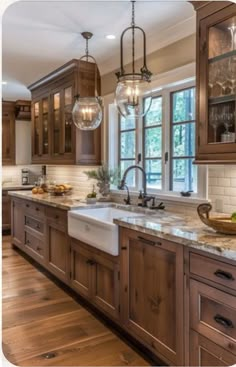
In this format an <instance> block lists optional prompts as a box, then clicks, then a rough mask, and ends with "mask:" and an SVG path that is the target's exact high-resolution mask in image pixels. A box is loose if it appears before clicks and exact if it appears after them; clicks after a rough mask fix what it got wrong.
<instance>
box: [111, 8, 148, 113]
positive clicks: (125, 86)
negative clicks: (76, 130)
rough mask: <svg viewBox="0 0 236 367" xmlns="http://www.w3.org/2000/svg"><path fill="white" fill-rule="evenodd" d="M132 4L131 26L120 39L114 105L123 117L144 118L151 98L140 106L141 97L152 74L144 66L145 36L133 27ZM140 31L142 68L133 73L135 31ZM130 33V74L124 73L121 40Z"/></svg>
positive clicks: (133, 11)
mask: <svg viewBox="0 0 236 367" xmlns="http://www.w3.org/2000/svg"><path fill="white" fill-rule="evenodd" d="M131 4H132V21H131V26H130V27H128V28H126V29H125V30H124V31H123V32H122V34H121V37H120V71H118V72H117V73H116V76H117V79H118V83H117V87H116V91H115V104H116V106H117V109H118V111H119V112H120V114H121V115H122V116H124V117H134V118H135V117H141V116H144V115H145V114H146V113H147V112H148V110H149V109H150V107H151V103H152V97H151V95H148V98H146V99H145V103H144V106H142V100H141V98H140V97H141V96H142V95H143V93H144V91H146V88H147V85H148V83H150V81H151V76H152V73H151V72H150V70H148V68H147V64H146V34H145V32H144V30H143V29H142V28H140V27H138V26H136V25H135V1H131ZM136 30H137V31H140V32H141V34H142V36H143V66H142V67H141V69H140V71H139V72H136V71H135V31H136ZM128 31H131V33H132V72H131V73H126V72H125V69H124V60H123V54H124V52H123V39H124V35H125V34H126V32H128Z"/></svg>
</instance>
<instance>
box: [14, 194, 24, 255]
mask: <svg viewBox="0 0 236 367" xmlns="http://www.w3.org/2000/svg"><path fill="white" fill-rule="evenodd" d="M22 211H23V206H22V205H21V203H20V202H19V201H17V200H15V199H12V204H11V228H12V243H13V244H14V245H16V246H18V247H21V248H22V247H23V243H24V215H23V214H22Z"/></svg>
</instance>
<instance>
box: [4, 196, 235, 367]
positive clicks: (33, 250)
mask: <svg viewBox="0 0 236 367" xmlns="http://www.w3.org/2000/svg"><path fill="white" fill-rule="evenodd" d="M11 196H12V227H13V233H12V244H13V245H15V246H17V247H18V248H20V250H22V251H23V252H25V253H26V254H28V255H29V256H31V257H32V258H34V259H35V260H36V261H37V262H38V263H40V264H41V265H42V266H44V267H45V268H46V269H47V270H48V271H49V272H51V273H52V274H53V275H55V276H56V277H57V278H58V279H60V280H61V281H63V282H64V283H65V284H66V285H68V286H69V287H70V288H72V289H73V290H75V291H76V292H77V293H78V294H79V295H81V296H82V297H83V298H85V299H86V300H87V301H88V302H89V303H90V304H91V305H93V306H94V307H95V308H97V309H98V310H99V311H100V312H102V313H103V314H104V315H105V316H106V317H107V318H108V319H109V320H111V321H112V322H114V323H115V324H116V325H119V327H121V328H122V329H123V330H124V331H126V332H127V333H129V334H130V335H131V336H132V337H134V338H135V339H136V340H138V341H139V342H140V343H141V344H142V345H144V346H145V347H146V348H148V350H149V351H150V352H151V353H152V354H153V355H154V356H156V358H157V359H160V360H162V361H164V362H165V363H167V364H169V365H193V366H194V365H199V366H203V365H209V366H210V365H220V363H222V364H224V365H232V364H234V363H235V362H236V333H235V325H236V237H235V236H224V235H220V234H216V233H215V232H214V231H213V230H212V229H210V228H207V227H206V226H205V225H203V224H202V223H201V222H200V219H198V218H197V216H193V217H189V216H185V215H180V214H178V215H176V214H175V213H173V212H166V211H152V210H149V209H145V210H144V211H143V209H142V208H137V207H134V206H129V207H125V206H124V205H119V204H114V203H98V204H96V205H94V204H93V205H89V206H88V205H87V204H86V203H84V202H82V201H81V199H80V198H77V197H76V196H73V195H71V196H68V197H59V198H58V197H51V196H49V195H48V194H44V195H34V194H32V193H29V192H11ZM78 200H80V201H78ZM103 206H115V207H118V208H121V207H122V209H124V208H127V209H129V210H131V211H137V210H138V211H139V212H141V213H143V215H142V216H141V217H133V218H129V213H128V211H127V217H124V218H120V219H116V220H115V223H116V224H118V225H119V227H120V245H119V246H120V248H119V255H118V256H112V255H109V254H107V253H105V252H103V251H100V250H98V249H96V248H94V247H92V246H89V245H88V244H86V243H84V242H81V241H78V240H76V239H74V238H70V237H69V236H68V217H67V212H68V210H74V209H81V210H83V209H84V208H87V207H97V208H98V207H103Z"/></svg>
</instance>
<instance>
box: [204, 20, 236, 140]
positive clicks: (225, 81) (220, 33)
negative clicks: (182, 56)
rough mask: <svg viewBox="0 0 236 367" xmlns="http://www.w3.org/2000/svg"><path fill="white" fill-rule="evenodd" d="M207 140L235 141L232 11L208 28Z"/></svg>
mask: <svg viewBox="0 0 236 367" xmlns="http://www.w3.org/2000/svg"><path fill="white" fill-rule="evenodd" d="M207 46H208V48H207V49H208V131H207V139H208V141H207V143H208V144H229V143H231V144H232V143H235V141H236V113H235V110H236V103H235V101H236V99H235V96H236V15H235V16H233V17H231V18H228V19H226V20H224V21H221V22H219V23H217V24H214V25H212V26H211V27H209V29H208V45H207Z"/></svg>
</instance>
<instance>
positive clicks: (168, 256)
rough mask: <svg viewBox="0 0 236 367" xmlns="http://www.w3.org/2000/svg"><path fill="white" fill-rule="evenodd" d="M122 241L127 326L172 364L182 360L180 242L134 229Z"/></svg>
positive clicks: (123, 288)
mask: <svg viewBox="0 0 236 367" xmlns="http://www.w3.org/2000/svg"><path fill="white" fill-rule="evenodd" d="M121 242H122V246H121V253H122V255H121V259H122V267H121V276H122V291H123V293H122V295H123V299H124V303H125V305H124V306H123V312H122V315H123V318H124V322H125V324H126V327H127V329H128V330H132V332H133V333H134V334H136V335H137V336H138V337H139V338H140V339H142V341H145V342H146V344H147V345H148V346H149V347H151V349H152V350H153V352H156V353H157V354H158V353H160V354H162V355H163V356H164V357H165V358H166V360H168V361H170V362H171V363H173V364H182V363H183V249H182V246H179V245H176V244H174V243H171V242H167V241H164V240H160V241H159V239H157V238H156V237H151V236H147V235H143V234H140V235H139V233H138V232H136V231H124V232H123V235H122V237H121ZM155 244H157V245H155ZM126 246H127V249H126ZM122 248H123V250H122ZM125 268H127V270H126V269H125ZM122 273H123V274H122ZM121 307H122V302H121Z"/></svg>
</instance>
